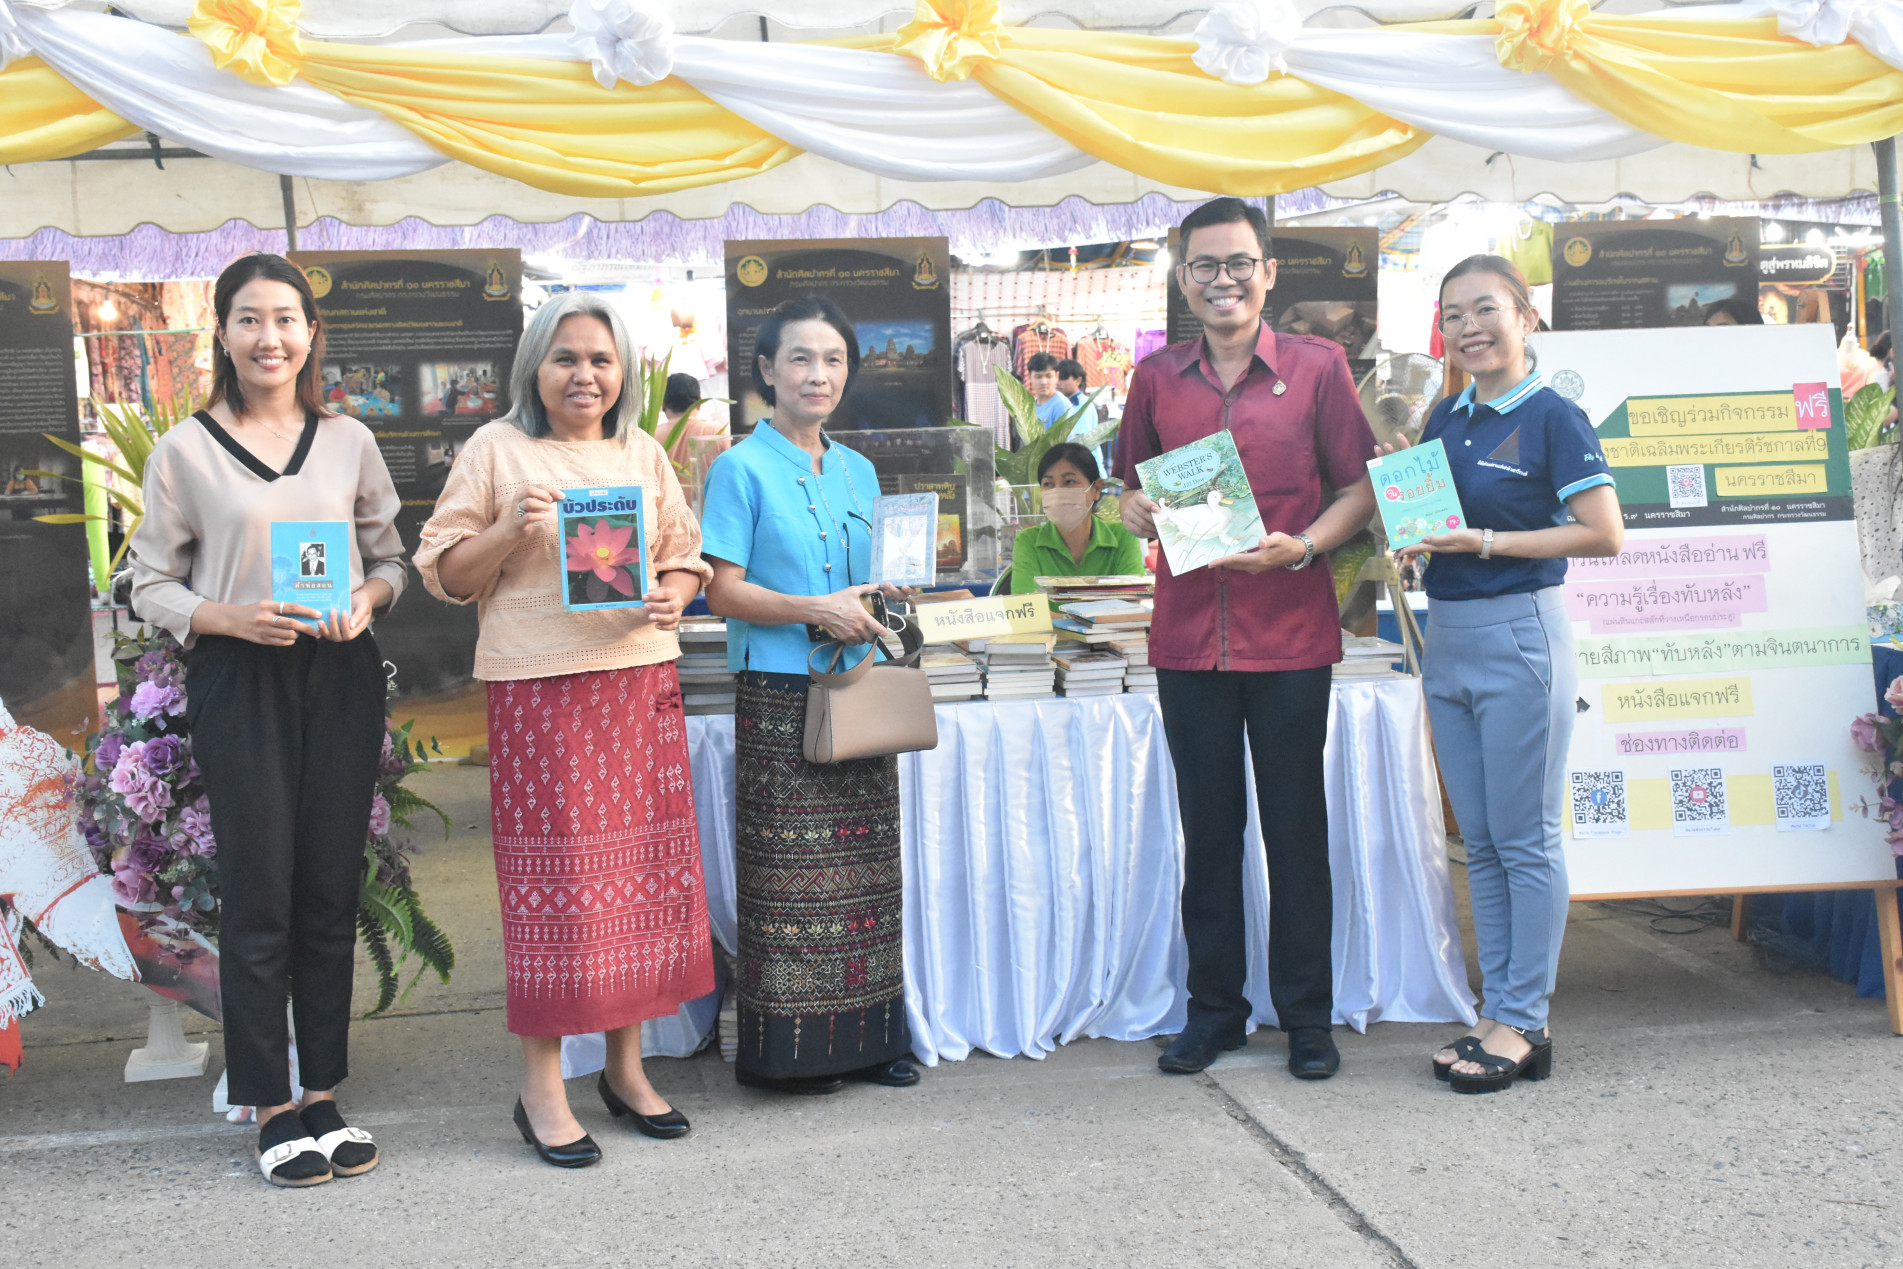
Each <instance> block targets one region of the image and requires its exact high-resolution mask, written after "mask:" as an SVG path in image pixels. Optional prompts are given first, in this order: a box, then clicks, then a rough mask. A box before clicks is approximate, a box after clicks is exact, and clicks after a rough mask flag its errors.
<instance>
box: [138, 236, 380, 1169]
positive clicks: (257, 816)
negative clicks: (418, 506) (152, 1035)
mask: <svg viewBox="0 0 1903 1269" xmlns="http://www.w3.org/2000/svg"><path fill="white" fill-rule="evenodd" d="M212 307H213V311H214V313H215V314H216V323H217V325H216V327H215V330H216V333H217V338H216V340H215V341H214V343H213V350H212V389H211V402H210V404H209V405H207V406H206V407H205V408H204V409H203V410H200V411H199V412H198V413H197V414H195V415H193V416H192V417H191V418H190V419H187V420H185V421H184V422H182V423H180V424H179V425H178V426H176V427H174V428H172V429H171V431H169V432H167V433H166V434H165V435H164V436H162V437H160V438H159V440H158V443H157V444H156V445H154V446H153V448H152V454H151V457H150V458H148V459H147V460H146V464H145V472H144V477H145V478H144V488H145V518H144V519H143V520H142V521H140V523H139V527H138V529H137V531H135V532H134V533H133V535H132V543H131V546H130V548H129V550H130V557H131V562H132V603H133V606H134V607H136V608H137V609H138V611H139V612H140V613H141V614H142V615H143V616H144V617H145V619H146V620H148V621H151V622H153V623H154V624H156V625H159V626H163V627H164V628H165V629H166V630H169V631H170V632H171V633H172V635H173V637H174V638H176V639H177V640H178V641H179V643H180V644H181V645H183V647H184V648H185V653H186V659H185V696H186V705H185V716H186V720H187V722H188V723H189V725H190V727H191V732H192V757H193V759H194V760H195V761H196V762H197V763H198V767H199V770H200V771H201V772H203V773H204V777H205V793H206V796H207V798H208V800H209V801H210V803H211V829H212V836H213V837H214V838H215V839H216V840H217V843H218V872H219V879H220V883H221V886H220V888H221V890H222V896H221V899H220V922H219V936H218V950H219V962H218V993H219V999H220V1001H221V1002H222V1004H223V1013H224V1025H225V1062H226V1071H227V1075H228V1077H229V1088H228V1096H229V1097H230V1099H231V1102H232V1104H234V1105H242V1106H255V1107H256V1108H257V1117H258V1124H259V1127H258V1168H259V1170H260V1171H262V1172H263V1173H264V1177H265V1179H266V1180H267V1181H269V1182H271V1184H273V1185H280V1186H293V1187H302V1186H309V1185H318V1184H321V1183H323V1182H325V1181H329V1180H330V1179H331V1178H332V1177H335V1176H356V1175H358V1174H360V1173H363V1172H368V1171H369V1170H370V1169H371V1168H374V1167H376V1166H377V1163H378V1161H379V1159H380V1158H381V1156H380V1155H379V1154H378V1151H377V1147H376V1144H375V1142H373V1141H372V1140H371V1138H370V1134H369V1133H367V1132H365V1131H363V1130H362V1129H361V1128H353V1127H350V1126H349V1125H348V1124H346V1123H345V1122H344V1117H343V1114H342V1112H341V1111H339V1110H338V1108H337V1101H336V1088H337V1085H338V1084H339V1083H340V1082H342V1080H343V1079H344V1077H345V1076H346V1075H347V1074H349V1066H350V1063H349V1046H350V994H351V978H352V974H353V971H354V968H355V958H356V950H357V904H358V892H359V889H360V886H361V882H362V877H363V867H364V845H365V843H366V842H367V841H368V840H369V832H370V801H371V796H372V795H373V794H374V793H375V791H376V780H377V768H378V762H379V760H380V757H381V754H382V751H383V745H384V743H385V740H386V735H385V720H384V693H385V684H386V680H385V678H384V670H383V654H382V653H381V652H379V651H378V650H377V644H376V640H375V639H374V638H372V637H371V634H370V619H371V616H372V615H373V614H375V613H378V612H383V611H386V610H387V609H388V608H389V607H390V605H391V604H393V603H395V602H396V597H397V596H398V595H399V594H401V593H402V591H403V582H404V577H405V570H404V565H403V541H402V539H401V538H400V537H398V536H397V530H396V515H397V508H398V506H399V505H400V504H399V503H398V501H397V494H396V486H395V485H393V484H392V483H391V481H390V473H389V471H388V469H386V468H385V467H384V464H383V456H382V454H381V453H380V452H379V450H378V448H377V440H376V437H375V435H373V434H372V433H371V431H370V429H368V428H366V427H365V426H364V425H363V424H361V423H359V422H357V421H356V420H355V419H352V418H347V417H345V416H343V415H338V414H332V413H330V412H329V411H328V410H327V409H326V408H325V407H324V405H323V404H322V401H321V394H320V391H319V387H318V367H319V366H320V365H322V364H323V360H324V326H323V322H322V321H321V320H320V319H319V317H318V315H317V299H316V297H315V296H314V295H313V294H312V293H311V284H310V282H309V281H308V280H307V279H306V278H305V277H304V273H303V270H301V269H299V268H298V267H297V266H296V265H294V264H292V263H291V262H290V261H289V260H286V259H285V258H284V257H283V256H275V255H265V254H262V253H260V254H257V255H249V256H245V257H243V258H241V259H239V260H238V261H236V262H235V263H233V264H232V265H230V266H229V267H227V268H226V269H225V271H224V272H223V273H222V274H220V275H219V278H218V282H217V284H216V285H215V286H214V287H213V289H212ZM283 520H330V521H343V522H344V523H345V524H347V525H349V526H350V529H351V531H350V533H349V534H348V537H347V540H348V543H349V558H348V561H347V566H348V572H349V575H350V585H351V601H350V611H349V612H347V613H339V612H333V613H331V614H329V615H328V616H326V615H324V614H320V613H318V612H317V611H315V610H314V609H311V608H307V607H304V606H303V605H300V604H286V603H279V602H277V601H276V600H273V599H272V598H270V595H271V591H272V570H271V549H270V544H271V526H272V523H273V522H274V521H283ZM330 563H331V566H332V567H333V568H338V569H340V570H341V569H343V568H344V567H345V564H346V561H342V560H337V561H330ZM155 743H156V742H155ZM293 983H295V984H296V990H295V992H293V991H292V984H293ZM287 995H289V997H290V1003H291V1013H292V1015H293V1017H294V1018H295V1020H296V1026H297V1056H298V1069H299V1073H300V1077H301V1079H302V1082H303V1085H304V1098H303V1104H302V1106H301V1108H300V1107H299V1106H298V1105H295V1104H293V1102H292V1100H291V1080H290V1043H291V1037H290V1032H289V1029H288V1027H287V1025H286V1020H285V1016H284V1002H285V997H286V996H287Z"/></svg>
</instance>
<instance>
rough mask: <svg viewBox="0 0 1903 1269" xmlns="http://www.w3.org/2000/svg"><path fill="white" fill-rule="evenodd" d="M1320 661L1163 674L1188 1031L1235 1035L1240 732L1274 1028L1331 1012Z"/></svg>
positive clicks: (1243, 1017) (1242, 807) (1325, 686)
mask: <svg viewBox="0 0 1903 1269" xmlns="http://www.w3.org/2000/svg"><path fill="white" fill-rule="evenodd" d="M1331 675H1332V671H1331V669H1330V667H1328V666H1322V667H1320V668H1318V669H1313V670H1268V671H1232V670H1158V671H1157V672H1156V686H1157V696H1158V698H1159V704H1161V706H1162V708H1163V730H1164V733H1165V735H1167V736H1168V738H1169V744H1170V758H1171V761H1172V762H1173V764H1174V765H1175V768H1176V796H1177V802H1178V804H1179V805H1180V806H1181V809H1182V816H1183V846H1184V852H1183V937H1184V940H1185V941H1186V942H1187V943H1188V945H1189V1025H1190V1026H1192V1027H1199V1026H1207V1027H1214V1028H1215V1029H1217V1030H1219V1031H1228V1032H1234V1033H1235V1034H1237V1035H1240V1034H1241V1031H1242V1028H1243V1026H1244V1025H1245V1024H1246V1023H1247V1022H1248V1020H1249V1012H1250V1005H1249V999H1248V997H1247V996H1245V995H1244V994H1243V982H1244V979H1245V976H1246V975H1245V970H1246V965H1245V957H1244V950H1243V924H1244V923H1243V912H1242V833H1243V828H1244V826H1245V825H1246V824H1247V822H1248V814H1249V808H1248V801H1247V792H1246V790H1247V784H1246V782H1245V780H1244V777H1243V752H1244V749H1243V736H1244V734H1245V732H1246V734H1247V736H1248V754H1249V756H1250V759H1251V760H1252V763H1253V765H1254V767H1255V786H1256V807H1257V814H1258V817H1259V818H1260V820H1261V824H1262V842H1263V845H1264V847H1265V848H1266V849H1267V851H1268V862H1269V1000H1270V1002H1271V1003H1272V1004H1273V1005H1274V1006H1275V1013H1276V1017H1277V1018H1278V1019H1279V1020H1280V1022H1281V1025H1282V1029H1283V1030H1285V1031H1286V1030H1289V1029H1291V1028H1294V1027H1326V1026H1328V1025H1329V1022H1330V1019H1331V1017H1332V1016H1333V1014H1334V998H1335V971H1334V957H1333V954H1332V946H1331V939H1332V933H1333V928H1334V903H1333V892H1332V888H1331V886H1330V883H1329V873H1328V797H1327V790H1326V788H1325V786H1324V783H1323V779H1322V746H1323V744H1324V743H1325V742H1326V741H1327V739H1328V705H1329V680H1330V678H1331Z"/></svg>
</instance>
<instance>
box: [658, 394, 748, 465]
mask: <svg viewBox="0 0 1903 1269" xmlns="http://www.w3.org/2000/svg"><path fill="white" fill-rule="evenodd" d="M718 409H720V407H718V406H714V405H711V404H707V403H703V402H702V400H701V395H700V380H698V379H696V378H694V376H693V375H690V374H687V373H686V372H685V371H675V372H674V373H673V374H671V375H669V376H668V377H667V393H666V395H664V396H663V397H662V398H661V415H662V420H663V421H662V424H661V427H660V433H661V435H662V436H663V437H667V436H671V435H673V433H674V425H675V424H676V423H678V422H680V421H681V418H682V416H683V415H685V416H686V417H687V427H686V428H685V429H684V430H683V431H682V432H681V435H680V439H679V440H677V441H675V442H674V444H673V445H672V446H670V447H669V448H668V451H667V456H668V458H670V459H672V460H673V462H674V465H675V466H677V467H683V466H685V465H686V464H687V462H688V461H689V459H690V458H692V457H693V456H694V455H695V453H696V452H699V453H700V454H701V455H702V457H703V458H705V459H706V461H708V462H712V461H713V459H714V457H715V455H716V454H719V453H721V452H724V451H725V450H726V448H727V445H726V444H720V445H714V446H711V447H709V446H694V445H691V444H689V442H691V441H693V440H695V439H696V438H702V439H704V438H707V437H713V436H718V437H723V438H724V437H726V436H727V420H726V419H724V418H709V417H708V415H709V414H710V413H711V412H713V411H715V410H718ZM728 443H731V442H728Z"/></svg>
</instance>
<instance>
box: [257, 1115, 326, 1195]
mask: <svg viewBox="0 0 1903 1269" xmlns="http://www.w3.org/2000/svg"><path fill="white" fill-rule="evenodd" d="M258 1171H260V1172H262V1173H264V1179H265V1180H267V1181H269V1182H270V1183H271V1184H272V1185H281V1186H284V1187H286V1188H289V1189H302V1188H304V1187H306V1186H311V1185H322V1184H323V1183H324V1182H326V1181H328V1180H330V1178H331V1165H330V1160H329V1158H328V1157H326V1155H325V1153H324V1151H323V1150H322V1149H321V1148H320V1147H319V1146H318V1144H317V1139H316V1138H315V1137H312V1136H311V1135H310V1133H309V1131H308V1130H307V1129H306V1128H305V1126H304V1120H303V1119H302V1118H301V1117H300V1116H299V1115H298V1113H297V1112H296V1111H295V1110H283V1111H279V1112H278V1113H277V1114H275V1115H273V1116H271V1122H270V1123H268V1124H266V1125H264V1127H262V1128H260V1129H258Z"/></svg>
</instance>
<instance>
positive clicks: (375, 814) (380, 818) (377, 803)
mask: <svg viewBox="0 0 1903 1269" xmlns="http://www.w3.org/2000/svg"><path fill="white" fill-rule="evenodd" d="M389 831H390V804H389V803H388V802H386V801H384V798H383V795H382V794H381V793H379V794H376V795H375V796H373V797H372V798H371V799H370V835H371V836H372V837H382V836H383V835H384V834H385V833H387V832H389Z"/></svg>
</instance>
